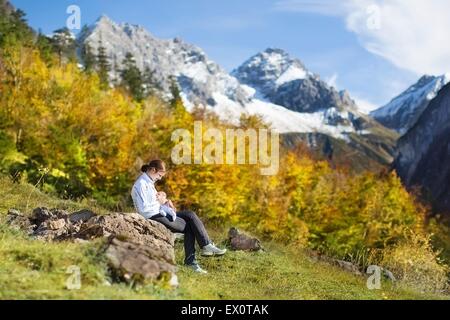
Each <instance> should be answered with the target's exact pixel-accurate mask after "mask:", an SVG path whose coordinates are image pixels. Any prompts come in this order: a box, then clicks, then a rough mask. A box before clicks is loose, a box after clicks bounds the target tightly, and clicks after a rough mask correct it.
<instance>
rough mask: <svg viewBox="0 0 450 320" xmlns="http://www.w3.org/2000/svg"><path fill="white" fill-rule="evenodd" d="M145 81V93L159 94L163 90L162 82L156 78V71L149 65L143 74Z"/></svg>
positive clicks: (147, 94)
mask: <svg viewBox="0 0 450 320" xmlns="http://www.w3.org/2000/svg"><path fill="white" fill-rule="evenodd" d="M143 83H144V86H145V95H146V96H149V95H157V94H158V92H161V90H162V87H161V84H160V83H159V82H158V80H156V78H155V71H152V70H151V69H150V68H149V67H148V66H147V67H146V68H145V71H144V74H143Z"/></svg>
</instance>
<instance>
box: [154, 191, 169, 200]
mask: <svg viewBox="0 0 450 320" xmlns="http://www.w3.org/2000/svg"><path fill="white" fill-rule="evenodd" d="M156 199H157V200H158V201H159V202H160V203H166V202H167V194H166V193H165V192H163V191H160V192H157V193H156Z"/></svg>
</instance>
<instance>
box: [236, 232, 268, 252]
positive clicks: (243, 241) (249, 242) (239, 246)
mask: <svg viewBox="0 0 450 320" xmlns="http://www.w3.org/2000/svg"><path fill="white" fill-rule="evenodd" d="M228 238H229V242H230V246H231V249H233V250H245V251H259V250H262V246H261V242H260V241H259V240H258V239H257V238H251V237H249V236H247V235H245V234H242V233H240V232H239V230H238V229H236V228H231V229H230V231H228Z"/></svg>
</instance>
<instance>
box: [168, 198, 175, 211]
mask: <svg viewBox="0 0 450 320" xmlns="http://www.w3.org/2000/svg"><path fill="white" fill-rule="evenodd" d="M166 204H167V205H168V206H169V207H171V208H172V209H173V210H174V211H175V212H177V208H175V206H174V205H173V202H172V200H167V202H166Z"/></svg>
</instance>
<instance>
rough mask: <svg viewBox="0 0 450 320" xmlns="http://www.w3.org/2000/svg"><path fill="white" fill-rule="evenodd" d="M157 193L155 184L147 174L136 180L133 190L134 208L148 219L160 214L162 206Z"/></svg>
mask: <svg viewBox="0 0 450 320" xmlns="http://www.w3.org/2000/svg"><path fill="white" fill-rule="evenodd" d="M156 193H157V191H156V188H155V182H154V181H153V180H152V179H150V177H149V176H148V175H147V174H146V173H143V174H142V175H141V176H140V177H139V178H138V179H137V180H136V182H135V183H134V185H133V189H132V190H131V198H133V203H134V207H135V208H136V210H137V212H138V213H139V214H140V215H142V216H144V218H146V219H149V218H151V217H153V216H155V215H157V214H158V213H160V209H161V204H160V203H159V202H158V200H157V198H156Z"/></svg>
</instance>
